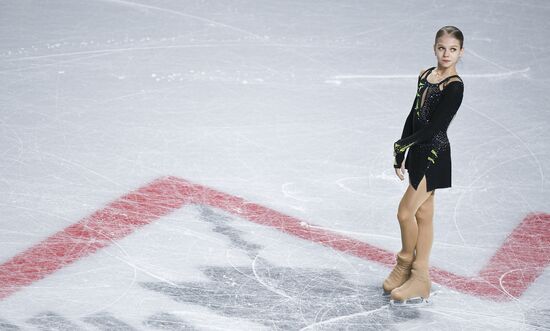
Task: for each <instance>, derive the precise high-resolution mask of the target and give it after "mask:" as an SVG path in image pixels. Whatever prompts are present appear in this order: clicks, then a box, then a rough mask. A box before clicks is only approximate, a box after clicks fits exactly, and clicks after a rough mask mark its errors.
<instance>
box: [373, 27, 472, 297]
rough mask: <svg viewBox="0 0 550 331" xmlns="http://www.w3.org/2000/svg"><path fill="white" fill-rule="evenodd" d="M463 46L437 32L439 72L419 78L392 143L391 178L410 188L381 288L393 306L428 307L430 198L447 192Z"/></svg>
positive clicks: (456, 37) (458, 36)
mask: <svg viewBox="0 0 550 331" xmlns="http://www.w3.org/2000/svg"><path fill="white" fill-rule="evenodd" d="M463 43H464V36H463V35H462V32H461V31H460V30H459V29H458V28H456V27H454V26H445V27H443V28H441V29H440V30H439V31H437V34H436V36H435V44H434V52H435V56H436V58H437V67H431V68H429V69H426V70H422V71H421V72H420V75H419V77H418V83H417V84H418V86H417V93H416V97H415V99H414V103H413V106H412V109H411V111H410V113H409V116H408V117H407V120H406V122H405V126H404V128H403V133H402V135H401V139H399V140H398V141H397V142H395V143H394V163H393V167H394V168H395V173H396V174H397V176H398V177H399V178H400V179H401V180H403V178H404V176H403V174H404V171H405V168H406V169H407V171H408V174H409V182H410V185H409V186H408V187H407V190H406V191H405V194H404V195H403V198H402V199H401V202H400V203H399V210H398V212H397V218H398V220H399V226H400V228H401V243H402V248H401V251H400V252H398V253H397V264H396V265H395V267H394V269H393V270H392V271H391V273H390V274H389V276H388V277H387V278H386V279H385V280H384V284H383V289H384V291H385V293H386V294H388V293H391V300H390V303H391V304H392V305H418V304H420V305H423V304H426V303H429V300H427V299H428V298H429V296H430V288H431V281H430V277H429V273H428V268H429V257H430V250H431V247H432V241H433V223H432V221H433V214H434V193H435V189H436V188H447V187H451V146H450V144H449V139H448V138H447V128H448V127H449V124H450V123H451V121H452V119H453V118H454V115H455V114H456V112H457V111H458V108H459V107H460V104H461V103H462V95H463V91H464V84H463V82H462V79H461V78H460V77H459V76H458V74H457V72H456V68H455V66H456V63H457V62H458V60H459V59H460V58H461V57H462V54H463V53H464V48H463ZM407 149H408V150H409V152H408V153H407V159H406V160H405V162H404V164H403V159H404V154H405V151H406V150H407Z"/></svg>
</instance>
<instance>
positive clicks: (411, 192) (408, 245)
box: [397, 176, 433, 257]
mask: <svg viewBox="0 0 550 331" xmlns="http://www.w3.org/2000/svg"><path fill="white" fill-rule="evenodd" d="M432 192H433V191H430V192H426V176H424V177H423V178H422V180H421V181H420V184H419V185H418V190H415V189H414V187H412V185H410V184H409V187H407V190H406V191H405V194H404V195H403V198H402V199H401V202H400V203H399V209H398V211H397V219H398V220H399V226H400V227H401V252H400V255H401V256H403V257H412V256H413V255H414V251H415V248H416V242H417V239H418V224H417V220H416V219H415V214H416V213H417V212H418V209H419V208H420V206H422V204H424V202H426V200H427V199H429V198H430V197H433V196H432V195H431V194H432Z"/></svg>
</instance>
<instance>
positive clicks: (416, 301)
mask: <svg viewBox="0 0 550 331" xmlns="http://www.w3.org/2000/svg"><path fill="white" fill-rule="evenodd" d="M431 304H432V300H431V299H425V298H422V297H415V298H410V299H407V300H404V301H400V300H393V299H391V300H390V305H391V306H392V307H398V308H417V307H426V306H430V305H431Z"/></svg>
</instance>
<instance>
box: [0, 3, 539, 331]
mask: <svg viewBox="0 0 550 331" xmlns="http://www.w3.org/2000/svg"><path fill="white" fill-rule="evenodd" d="M549 16H550V3H548V2H547V1H487V2H478V1H414V2H411V1H349V0H345V1H326V0H320V1H291V0H280V1H267V0H260V1H243V0H236V1H227V0H222V1H214V0H205V1H199V0H193V1H175V0H153V1H146V0H139V1H138V0H136V1H123V0H106V1H100V0H98V1H73V0H66V1H49V0H43V1H30V0H21V1H2V2H0V32H1V33H0V41H1V42H0V91H1V93H0V151H1V155H2V157H1V158H0V180H1V186H0V213H1V217H0V263H6V262H8V261H10V259H12V258H13V257H14V256H17V255H18V254H20V253H22V252H25V251H27V250H28V249H30V248H31V247H35V246H37V245H38V247H41V246H40V243H41V241H43V240H44V239H46V238H48V237H50V236H52V235H53V234H55V233H57V232H58V231H61V230H63V229H65V228H66V227H68V226H70V225H71V224H73V223H75V222H78V221H79V220H82V219H83V218H85V217H87V216H89V215H91V214H93V213H94V212H95V211H96V210H99V209H102V208H104V207H105V206H106V205H107V204H108V203H110V202H111V201H114V200H116V199H118V198H119V197H121V196H123V195H124V194H126V193H128V192H130V191H133V190H135V189H137V188H139V187H141V186H143V185H146V184H147V183H150V182H151V181H153V180H155V179H156V178H159V177H163V176H177V177H178V178H182V179H185V180H189V181H191V182H194V183H199V184H200V185H204V186H207V187H211V188H214V189H216V190H219V191H222V192H225V193H227V194H230V195H233V196H237V197H241V198H244V199H246V200H247V201H251V202H254V203H256V204H259V205H262V206H265V207H267V208H270V209H271V210H275V211H278V212H281V213H284V214H286V215H290V216H292V217H294V218H296V219H300V220H303V221H304V222H307V223H308V224H312V225H314V226H315V227H317V228H318V229H324V230H327V231H328V230H330V231H331V232H332V233H337V234H340V235H344V236H346V237H349V238H354V239H356V240H359V241H361V242H365V243H369V244H371V245H373V246H375V247H379V248H381V249H384V250H386V251H388V252H392V253H394V252H396V251H397V250H399V249H400V235H399V226H398V223H397V219H396V213H397V207H398V204H399V201H400V199H401V197H402V195H403V193H404V191H405V189H406V187H407V177H405V181H403V182H402V181H400V180H399V179H398V178H397V176H396V175H395V173H394V169H393V167H392V145H393V142H394V141H395V140H397V139H398V138H399V136H400V134H401V130H402V125H403V123H404V120H405V118H406V115H407V114H408V111H409V110H410V107H411V105H412V101H413V98H414V95H415V84H416V77H417V75H418V73H419V71H420V69H422V68H428V67H431V66H434V65H436V59H435V57H434V55H433V51H432V45H433V38H434V35H435V32H436V31H437V29H439V28H440V27H442V26H444V25H455V26H457V27H459V28H460V29H461V30H462V31H463V32H464V35H465V44H464V47H465V52H464V57H463V59H462V60H461V61H460V63H459V64H458V65H457V70H458V72H459V74H460V75H461V77H462V78H463V80H464V84H465V92H464V100H463V103H462V106H461V108H460V110H459V112H458V114H457V116H456V117H455V119H454V120H453V122H452V124H451V126H450V128H449V131H448V133H449V140H450V142H451V146H452V161H453V177H452V184H453V186H452V188H450V189H444V190H440V191H436V193H435V215H434V222H435V241H434V246H433V250H432V256H431V263H432V266H434V267H437V268H439V269H440V270H446V271H448V272H450V273H453V274H456V275H460V276H463V277H475V276H476V275H478V273H479V272H480V270H482V269H483V268H484V266H486V265H487V264H488V263H490V259H491V257H492V256H493V255H494V254H495V252H496V251H498V250H499V248H500V247H501V246H502V245H503V243H504V242H505V241H506V238H507V237H508V236H509V235H510V233H511V232H512V231H513V230H514V229H516V228H517V227H518V226H519V225H520V224H521V223H522V221H523V220H524V218H525V217H526V216H527V215H528V214H529V213H539V214H541V213H548V212H550V203H549V201H550V199H549V197H550V181H548V180H546V177H548V174H549V172H550V166H549V164H550V154H549V149H550V130H549V128H550V108H549V106H548V105H549V103H550V97H549V93H548V91H549V89H550V81H549V79H548V77H550V69H549V68H550V52H549V51H550V38H548V30H549V29H550V20H548V19H547V18H548V17H549ZM120 212H121V213H122V212H124V211H122V210H121V211H120ZM547 219H548V218H547ZM121 226H122V225H121ZM548 228H549V227H548V226H547V225H546V224H545V223H542V225H540V224H539V227H538V228H537V229H536V230H537V231H534V232H537V235H539V237H536V238H538V239H536V240H530V238H531V239H532V238H533V237H531V236H530V235H531V234H530V233H523V237H521V238H522V240H521V241H522V242H521V244H523V245H527V246H524V247H528V248H529V247H531V246H529V245H532V246H533V247H535V246H536V245H538V244H540V243H541V242H542V243H544V242H548V236H549V235H548V231H547V229H548ZM544 231H546V233H545V232H544ZM541 240H542V241H541ZM535 241H538V242H535ZM61 244H62V245H63V244H66V243H63V242H62V243H61ZM84 244H85V245H88V244H89V245H93V243H84ZM520 253H521V254H524V255H523V256H519V257H518V256H515V255H516V254H515V251H514V250H512V251H507V255H505V256H504V260H506V261H508V260H511V261H519V260H522V259H525V260H532V259H535V260H537V261H539V262H540V265H538V266H535V267H533V266H531V267H530V268H531V269H529V268H523V269H522V267H521V266H516V265H506V266H504V265H500V266H499V265H498V263H497V265H496V266H497V267H503V268H509V272H510V273H515V274H516V275H517V274H518V273H519V275H520V277H519V281H520V285H524V290H522V291H521V293H519V294H517V295H514V294H509V297H508V298H507V299H506V300H500V301H499V300H492V299H490V298H486V297H483V295H482V293H464V292H463V291H460V290H456V289H454V288H452V287H450V286H444V285H441V284H437V283H434V286H433V289H432V290H433V300H434V304H433V305H432V306H430V307H427V308H422V309H404V310H403V309H401V310H399V309H397V310H396V309H393V308H391V307H390V306H389V305H388V302H387V299H385V298H383V297H382V296H381V292H380V290H381V284H382V281H383V279H384V277H385V276H386V275H387V274H388V273H389V271H390V268H389V267H388V266H387V265H383V264H380V263H379V262H376V261H371V260H369V259H364V258H359V257H357V256H354V255H353V254H348V253H346V252H343V251H338V250H336V249H334V248H331V247H329V246H327V245H322V244H319V243H316V242H312V241H309V240H306V239H302V238H298V237H296V236H293V235H291V234H288V233H285V232H282V231H280V230H279V229H276V228H273V227H270V226H266V225H262V224H256V223H253V222H250V221H249V220H247V219H245V218H243V217H238V216H235V215H233V214H230V213H227V212H226V211H224V210H221V209H220V208H217V207H216V206H210V205H203V204H189V205H186V206H184V207H183V208H176V209H174V210H173V211H171V212H170V213H168V214H167V215H164V216H161V217H159V218H158V219H157V220H155V221H154V222H151V223H150V224H147V225H145V226H143V227H141V228H139V229H136V230H135V231H134V232H132V233H131V234H128V235H127V236H124V237H122V238H119V239H118V240H113V242H112V243H110V244H109V245H107V246H105V247H104V248H101V249H99V250H97V251H95V252H93V253H91V254H87V255H86V256H83V257H81V258H79V259H77V260H75V261H72V262H71V263H66V265H63V267H62V268H60V269H58V270H55V271H53V272H51V273H49V274H47V275H45V276H44V277H42V278H41V279H38V280H36V281H34V280H33V281H29V282H28V284H27V285H24V286H20V288H18V289H17V290H16V291H14V293H11V294H10V295H7V296H5V297H3V298H2V299H0V329H2V330H18V329H21V330H419V329H420V330H422V329H426V330H543V329H549V328H550V297H549V296H548V292H549V291H550V271H549V269H548V268H546V264H547V263H546V262H547V261H548V260H549V259H550V256H549V253H548V249H547V247H546V248H545V247H541V248H540V249H538V250H536V249H535V250H529V249H523V250H521V251H520ZM518 254H519V253H518ZM35 256H37V255H35ZM40 256H41V259H40V260H32V259H31V260H30V261H26V263H27V264H29V265H31V266H32V267H33V268H34V270H33V271H31V273H32V272H38V271H39V270H40V268H42V267H43V266H45V265H48V263H49V262H51V261H48V255H47V254H46V255H40ZM31 257H32V256H31ZM55 258H56V257H55V256H54V253H52V257H51V259H52V261H53V260H54V259H55ZM508 258H509V259H508ZM504 260H503V261H504ZM502 263H504V262H502ZM493 265H494V263H493ZM527 269H529V270H527ZM37 270H38V271H37ZM506 270H508V269H506ZM29 274H30V273H29ZM533 274H535V275H536V277H535V278H534V279H529V277H527V276H525V275H533ZM11 275H12V276H13V275H15V276H13V277H16V278H17V279H13V277H12V278H11V279H10V278H9V276H10V275H3V277H4V278H3V279H4V280H6V279H10V280H9V282H6V283H4V284H0V287H4V288H5V287H8V286H11V285H13V284H15V283H16V282H17V281H20V280H25V279H21V278H24V277H26V276H25V275H26V274H25V273H23V272H21V273H12V274H11ZM523 276H525V278H522V277H523ZM29 277H30V276H29ZM523 279H524V281H523ZM29 280H30V278H29ZM522 282H523V283H522ZM503 288H504V287H503ZM478 294H479V295H478Z"/></svg>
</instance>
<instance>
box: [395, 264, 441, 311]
mask: <svg viewBox="0 0 550 331" xmlns="http://www.w3.org/2000/svg"><path fill="white" fill-rule="evenodd" d="M431 285H432V283H431V281H430V275H429V272H428V266H427V264H422V265H421V264H418V263H416V262H413V264H412V270H411V276H410V278H409V279H408V280H407V281H406V282H405V283H404V284H403V285H401V286H400V287H397V288H395V289H394V290H393V291H391V299H390V305H392V306H394V307H421V306H426V305H429V304H431V300H430V299H429V297H430V289H431Z"/></svg>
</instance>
